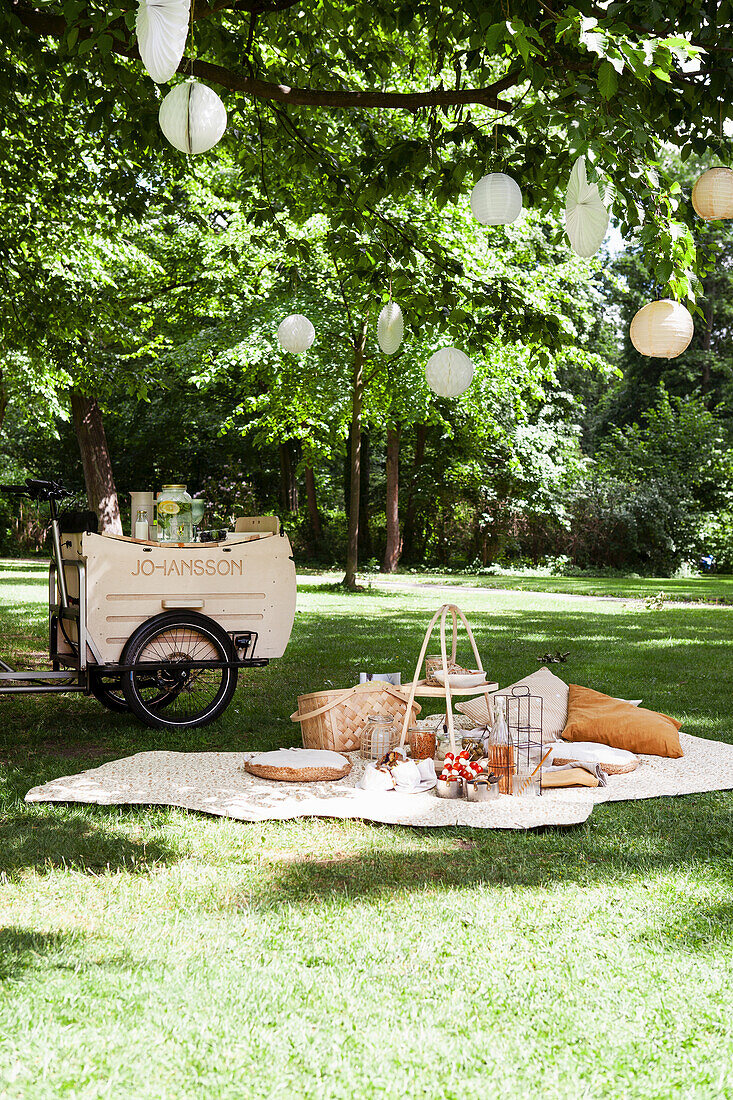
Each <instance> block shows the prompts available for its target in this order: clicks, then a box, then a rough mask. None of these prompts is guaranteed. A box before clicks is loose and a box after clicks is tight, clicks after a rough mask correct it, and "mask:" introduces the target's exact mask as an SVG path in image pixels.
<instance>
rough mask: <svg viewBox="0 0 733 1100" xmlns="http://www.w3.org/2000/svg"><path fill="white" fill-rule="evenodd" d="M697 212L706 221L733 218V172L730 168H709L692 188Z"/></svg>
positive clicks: (693, 202)
mask: <svg viewBox="0 0 733 1100" xmlns="http://www.w3.org/2000/svg"><path fill="white" fill-rule="evenodd" d="M692 205H693V206H694V207H695V213H696V214H699V216H700V217H701V218H703V219H704V221H706V222H711V221H716V220H717V219H718V218H733V172H731V170H730V168H708V170H707V172H703V174H702V175H701V176H700V178H699V179H698V180H697V181H696V183H695V186H694V187H693V188H692Z"/></svg>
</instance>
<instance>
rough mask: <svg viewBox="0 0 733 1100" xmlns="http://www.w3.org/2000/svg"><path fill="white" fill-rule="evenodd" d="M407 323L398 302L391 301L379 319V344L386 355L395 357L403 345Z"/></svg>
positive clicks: (384, 307) (383, 308)
mask: <svg viewBox="0 0 733 1100" xmlns="http://www.w3.org/2000/svg"><path fill="white" fill-rule="evenodd" d="M404 333H405V322H404V318H403V317H402V310H401V309H400V307H399V306H398V305H397V303H396V302H393V301H391V300H390V301H389V302H387V304H386V306H383V307H382V311H381V313H380V314H379V317H378V319H377V343H378V344H379V346H380V348H381V349H382V351H383V352H384V354H385V355H394V353H395V352H396V351H397V349H398V348H399V346H400V344H401V343H402V337H403V336H404Z"/></svg>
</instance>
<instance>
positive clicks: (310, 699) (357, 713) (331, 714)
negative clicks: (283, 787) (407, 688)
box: [290, 680, 421, 752]
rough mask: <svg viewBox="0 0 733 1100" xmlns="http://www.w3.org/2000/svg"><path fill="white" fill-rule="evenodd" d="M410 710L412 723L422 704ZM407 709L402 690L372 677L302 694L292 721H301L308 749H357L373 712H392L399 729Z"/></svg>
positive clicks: (350, 750)
mask: <svg viewBox="0 0 733 1100" xmlns="http://www.w3.org/2000/svg"><path fill="white" fill-rule="evenodd" d="M411 709H412V714H411V717H410V721H411V722H412V721H413V720H414V718H415V716H416V715H417V714H419V713H420V710H421V707H420V706H419V704H418V703H415V702H413V704H412V708H411ZM406 710H407V699H406V698H405V696H404V695H403V694H402V692H400V691H399V690H398V689H397V688H396V687H393V686H392V684H387V683H384V681H382V680H371V681H368V682H367V683H365V684H357V685H356V686H355V687H350V688H338V689H336V690H334V691H311V692H309V693H308V694H307V695H299V696H298V709H297V711H296V712H295V714H291V715H290V720H291V721H292V722H300V725H301V732H302V734H303V747H304V748H306V749H332V750H333V752H355V751H356V750H357V749H358V748H359V747H360V743H361V731H362V729H363V727H364V725H365V723H366V720H367V718H368V717H369V715H370V714H389V715H391V716H392V717H393V718H394V720H395V725H396V726H397V727H398V728H399V727H400V725H401V724H402V722H403V720H404V717H405V712H406Z"/></svg>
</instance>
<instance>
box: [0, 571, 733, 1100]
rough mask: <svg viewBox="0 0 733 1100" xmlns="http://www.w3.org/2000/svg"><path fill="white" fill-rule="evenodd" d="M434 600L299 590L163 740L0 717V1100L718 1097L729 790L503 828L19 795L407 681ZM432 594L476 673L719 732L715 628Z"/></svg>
mask: <svg viewBox="0 0 733 1100" xmlns="http://www.w3.org/2000/svg"><path fill="white" fill-rule="evenodd" d="M332 580H333V577H331V578H329V581H332ZM493 581H494V578H491V582H492V583H493ZM44 583H45V576H44V573H43V571H42V570H41V569H40V568H39V567H37V566H35V565H22V566H19V565H16V566H12V567H11V566H9V565H7V564H6V567H5V568H4V570H3V571H2V572H0V592H1V593H2V601H1V603H2V623H1V630H2V639H3V643H4V645H3V649H4V651H5V652H3V654H2V655H3V656H7V654H8V653H10V654H11V656H15V657H17V658H19V659H30V660H33V661H35V660H38V661H39V663H40V661H41V657H42V654H43V651H44V645H45V609H44V603H43V601H44V598H45V591H44ZM450 583H455V578H450ZM571 583H577V582H571ZM669 583H670V582H664V585H663V587H665V590H667V591H669ZM657 590H658V589H657ZM438 602H440V598H439V596H438V595H437V594H436V593H430V592H425V591H421V590H410V591H399V592H398V591H378V590H376V589H372V590H371V591H368V592H365V593H362V594H359V595H357V596H347V595H345V594H343V593H340V592H337V591H335V590H334V589H333V588H332V587H331V586H329V584H328V583H323V582H322V581H321V580H320V579H319V578H308V580H307V582H306V583H304V584H303V586H302V593H301V596H300V602H299V611H298V614H297V616H296V624H295V630H294V633H293V638H292V641H291V645H290V647H289V649H288V651H287V653H286V656H285V657H284V658H283V659H282V660H280V661H277V662H273V664H272V665H271V666H270V667H268V668H267V669H264V670H253V671H252V672H251V673H249V674H248V675H247V677H246V681H245V682H244V683H242V684H241V686H240V689H239V691H238V693H237V696H236V698H235V702H234V703H233V704H232V706H231V707H230V709H229V711H228V712H227V713H226V714H225V715H224V717H223V718H222V719H221V720H220V722H218V723H216V724H214V725H213V726H208V727H206V728H205V729H203V730H200V731H196V732H194V733H192V734H189V735H186V736H180V735H174V734H170V733H166V732H159V731H153V730H148V729H146V728H144V727H142V726H140V725H138V724H137V723H136V722H134V721H133V720H132V719H129V718H127V717H124V716H114V715H112V714H109V713H108V712H105V711H103V710H102V709H101V707H100V706H99V704H98V703H96V701H95V700H93V699H86V698H84V697H77V696H73V695H71V696H56V697H46V698H44V697H40V696H37V697H36V696H29V697H25V698H5V699H3V700H2V703H1V704H0V706H2V708H3V721H2V726H1V728H0V798H1V802H0V1097H3V1098H16V1097H18V1098H23V1100H26V1098H30V1100H35V1098H49V1100H50V1098H56V1097H58V1096H70V1097H74V1098H77V1097H79V1098H84V1100H87V1098H96V1097H114V1098H117V1097H124V1098H130V1097H133V1098H137V1097H140V1098H142V1097H145V1098H153V1100H154V1098H159V1097H160V1098H162V1097H165V1098H166V1100H167V1098H171V1097H175V1098H181V1097H186V1098H188V1097H201V1098H207V1100H208V1098H217V1097H231V1098H235V1097H237V1098H238V1097H247V1098H249V1097H288V1098H290V1097H328V1098H331V1097H339V1098H340V1097H343V1098H352V1097H359V1098H361V1097H387V1096H389V1097H393V1096H394V1097H402V1096H408V1097H435V1098H441V1100H442V1098H444V1097H448V1098H458V1097H460V1098H461V1100H463V1098H465V1097H477V1098H478V1097H485V1096H487V1095H491V1094H493V1093H494V1092H497V1094H498V1095H501V1096H503V1097H518V1098H519V1097H521V1098H524V1097H543V1098H544V1097H568V1098H572V1100H576V1098H579V1097H611V1098H617V1097H665V1098H666V1097H670V1096H678V1095H679V1096H684V1097H688V1096H689V1097H706V1098H707V1097H717V1096H721V1097H723V1096H730V1095H732V1089H733V1086H732V1085H731V1069H730V1067H731V1065H732V1064H733V1013H732V1012H731V1005H732V1003H733V967H731V965H730V960H731V950H732V948H733V900H731V899H732V893H731V891H732V888H733V843H732V842H733V813H732V812H731V811H732V808H733V797H732V796H731V795H729V794H725V793H717V794H711V795H693V796H687V797H684V798H679V799H667V800H650V801H647V802H639V803H629V804H623V803H621V804H612V805H609V806H600V807H597V808H596V809H595V810H594V812H593V814H592V817H591V818H590V819H589V821H588V822H587V823H586V824H585V825H582V826H579V827H576V828H572V829H547V830H544V831H537V832H532V833H529V834H527V835H521V834H515V833H500V832H483V831H479V830H476V831H471V830H465V829H463V830H458V829H443V830H435V831H427V830H424V831H422V830H412V829H404V828H396V827H395V828H393V827H387V826H376V825H366V824H360V823H357V822H341V821H339V822H329V821H324V820H314V821H296V822H289V823H279V824H278V823H265V824H256V825H247V824H241V823H236V822H232V821H226V820H220V819H214V818H212V819H208V818H206V817H204V816H200V815H193V814H186V813H184V812H180V811H175V810H164V809H163V810H161V809H154V810H150V811H146V810H141V809H135V810H127V809H121V808H114V807H111V808H104V807H93V806H89V807H72V808H65V807H63V806H59V805H49V806H43V805H39V804H35V805H29V806H26V805H25V804H24V802H23V795H24V794H25V792H26V791H27V790H28V788H29V787H30V786H32V785H35V784H37V783H40V782H43V781H45V780H47V779H51V778H53V777H55V776H59V775H64V774H69V773H70V772H74V771H78V770H80V769H82V768H85V767H92V766H95V765H98V764H100V763H102V762H103V761H105V760H108V759H112V758H114V757H117V756H120V755H126V754H129V753H132V752H135V751H139V750H143V749H154V748H168V749H177V750H202V749H222V750H233V749H238V750H241V749H249V748H256V747H257V748H259V747H261V748H267V747H275V746H277V745H279V744H287V743H290V744H294V743H296V741H297V731H296V729H295V727H294V726H293V725H292V724H291V723H290V721H289V719H288V715H289V714H290V713H291V711H292V710H294V709H295V701H296V696H297V695H298V693H299V692H303V691H307V690H312V689H314V688H317V687H319V686H321V685H322V684H323V683H324V682H328V681H330V682H332V683H333V684H334V685H348V684H349V683H352V682H354V680H355V679H356V678H357V675H358V672H359V671H360V670H362V669H369V668H371V669H372V670H373V671H379V670H387V669H396V668H400V669H401V670H402V672H403V674H404V675H405V676H407V675H409V674H410V673H411V671H412V669H411V666H412V664H413V662H414V661H415V659H416V657H417V651H418V648H419V644H420V641H421V638H422V633H423V630H424V626H425V623H426V618H427V616H428V613H429V612H430V611H431V610H432V609H433V608H434V606H436V605H437V603H438ZM460 603H461V606H462V607H463V608H464V610H465V611H466V612H467V613H469V618H470V620H471V622H472V624H473V625H474V626H475V629H476V635H477V641H478V643H479V647H480V649H481V652H482V654H483V656H484V661H485V666H486V668H487V669H488V670H490V672H491V675H492V677H493V678H495V679H498V680H499V681H502V682H509V681H510V680H512V679H516V678H517V677H518V676H520V675H522V674H524V673H526V672H528V671H530V670H532V669H533V668H536V667H537V662H536V657H537V656H538V655H539V654H541V653H544V652H545V651H546V650H548V649H550V650H552V651H554V650H556V649H561V650H570V654H571V655H570V659H569V662H568V665H567V667H566V670H564V671H566V672H567V676H568V677H569V678H572V679H573V680H575V681H577V682H580V683H586V684H589V685H591V686H595V687H597V688H599V689H600V690H603V691H608V692H609V693H611V694H618V695H623V696H625V697H628V698H639V697H643V699H644V702H645V703H646V705H648V706H651V707H653V708H657V709H660V710H663V711H665V712H667V713H670V714H673V715H675V716H676V717H678V718H679V719H681V720H682V721H683V723H684V726H683V728H684V729H685V730H686V731H687V732H689V733H693V734H699V735H702V736H705V737H711V738H717V739H722V740H726V741H733V722H732V720H731V697H732V689H733V651H732V649H731V646H732V645H733V632H732V630H731V627H733V610H729V609H727V608H724V607H689V608H682V609H677V608H663V609H661V610H656V611H645V610H640V609H639V608H638V607H634V606H628V605H624V604H620V603H612V602H602V601H593V600H591V599H588V600H578V599H575V600H567V599H565V598H564V596H563V595H561V594H558V593H557V592H555V593H551V594H540V595H535V594H531V593H527V592H516V591H493V592H481V591H472V590H471V589H470V587H467V588H466V591H465V594H462V595H461V598H460ZM29 635H30V637H29Z"/></svg>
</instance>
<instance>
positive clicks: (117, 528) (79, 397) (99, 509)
mask: <svg viewBox="0 0 733 1100" xmlns="http://www.w3.org/2000/svg"><path fill="white" fill-rule="evenodd" d="M71 413H72V416H73V418H74V430H75V431H76V438H77V440H78V442H79V450H80V451H81V464H82V467H83V469H84V482H85V484H86V488H87V501H88V503H89V507H90V509H91V510H92V511H93V512H96V513H97V515H98V516H99V525H100V529H101V530H102V531H103V532H104V533H105V534H109V535H121V534H122V522H121V520H120V507H119V504H118V501H117V489H116V488H115V479H114V475H113V473H112V462H111V461H110V457H109V450H108V448H107V436H106V435H105V431H104V423H103V421H102V410H101V409H100V407H99V405H98V404H97V401H96V399H95V398H93V397H87V396H86V394H83V393H80V392H79V391H78V390H72V391H71Z"/></svg>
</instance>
